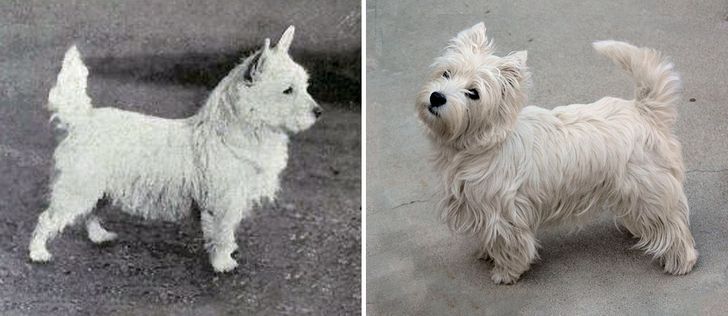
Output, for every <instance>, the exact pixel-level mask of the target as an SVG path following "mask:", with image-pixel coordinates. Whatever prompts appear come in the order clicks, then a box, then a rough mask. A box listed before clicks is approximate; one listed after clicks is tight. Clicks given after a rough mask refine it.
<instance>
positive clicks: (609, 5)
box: [366, 0, 728, 315]
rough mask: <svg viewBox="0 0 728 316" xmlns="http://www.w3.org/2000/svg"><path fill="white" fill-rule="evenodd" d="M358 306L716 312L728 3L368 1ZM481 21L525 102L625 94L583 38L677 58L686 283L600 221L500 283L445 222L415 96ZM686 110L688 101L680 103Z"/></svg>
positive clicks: (727, 106) (554, 242)
mask: <svg viewBox="0 0 728 316" xmlns="http://www.w3.org/2000/svg"><path fill="white" fill-rule="evenodd" d="M366 10H367V19H368V20H367V28H368V29H367V44H368V45H367V103H368V104H367V119H366V124H367V140H366V141H367V172H366V176H367V188H366V189H367V210H366V212H367V252H366V258H367V275H366V278H367V302H366V303H367V308H368V311H369V313H370V314H372V315H403V314H409V315H413V314H416V315H426V314H435V315H436V314H447V315H453V314H486V315H487V314H529V315H531V314H566V315H568V314H600V315H604V314H656V315H661V314H706V315H708V314H712V315H718V314H726V313H727V312H728V301H726V298H727V297H728V283H727V282H728V141H726V137H727V136H728V101H726V100H728V89H726V82H728V63H727V62H726V60H728V6H726V3H725V1H715V0H712V1H656V0H651V1H639V2H637V1H597V0H589V1H581V2H573V1H522V0H517V1H414V0H405V1H378V0H372V1H368V3H367V6H366ZM479 21H484V22H485V24H486V27H487V28H488V34H489V35H490V36H491V37H493V38H494V39H495V43H496V47H497V52H498V53H500V54H504V53H508V52H509V51H515V50H521V49H527V50H528V52H529V53H528V56H529V60H528V64H529V66H530V68H531V71H532V73H533V78H532V80H533V88H532V89H531V90H530V102H529V103H531V104H536V105H541V106H543V107H547V108H552V107H554V106H557V105H565V104H569V103H586V102H592V101H594V100H597V99H599V98H601V97H602V96H607V95H610V96H619V97H626V98H629V97H631V94H632V87H633V84H632V82H631V80H630V79H629V77H628V76H627V75H625V74H624V73H622V72H621V71H620V70H619V69H618V68H617V67H615V66H614V65H612V64H611V62H609V61H608V60H607V59H605V58H603V57H600V56H598V55H597V54H596V53H595V52H594V51H593V50H592V48H591V45H590V44H591V42H592V41H595V40H603V39H619V40H625V41H628V42H632V43H634V44H637V45H640V46H649V47H654V48H657V49H659V50H661V51H663V52H664V53H665V54H667V55H669V56H671V57H672V59H673V61H674V63H675V65H676V68H677V70H678V71H680V73H681V75H682V78H683V82H684V94H683V98H682V101H681V102H680V106H679V113H680V118H679V121H678V123H677V127H676V133H677V135H678V136H679V138H680V139H681V140H682V143H683V150H684V157H685V162H686V165H687V169H688V173H687V182H686V185H685V187H686V190H687V195H688V199H689V203H690V206H691V210H692V214H691V225H692V231H693V234H694V235H695V238H696V241H697V248H698V250H699V251H700V254H701V257H700V261H699V263H698V264H697V265H696V266H695V269H694V271H693V272H692V273H690V274H688V275H686V276H682V277H675V276H669V275H665V274H664V273H663V272H662V270H661V269H660V267H659V266H658V264H657V262H653V261H652V260H651V258H649V257H647V256H645V255H643V254H642V253H641V252H639V251H636V250H631V249H630V247H631V246H632V245H633V244H634V240H633V239H631V238H630V237H629V235H628V234H627V233H625V232H620V231H619V230H617V229H616V228H615V226H614V225H613V224H612V222H611V220H610V219H607V218H605V219H603V220H600V221H596V222H595V223H594V224H593V225H590V226H588V227H586V228H585V229H583V230H581V231H579V232H575V233H573V234H567V233H563V232H559V231H556V232H542V233H540V235H539V237H540V240H541V245H542V247H541V249H540V255H541V260H539V261H538V262H537V263H536V264H534V265H533V267H532V268H531V270H530V271H529V272H527V273H525V274H524V275H523V276H522V278H521V280H520V281H519V282H518V283H517V284H516V285H513V286H496V285H494V284H493V283H492V282H491V280H490V278H489V275H490V274H489V265H488V264H487V263H484V262H481V261H478V260H477V259H476V257H475V253H474V250H475V247H474V245H473V244H472V243H470V241H469V240H467V239H465V238H463V237H459V236H452V235H451V234H450V233H449V232H448V231H447V229H446V228H445V227H444V225H443V224H441V223H439V222H438V220H437V216H436V210H435V209H434V201H433V200H432V194H433V188H434V185H435V177H434V174H433V172H432V168H431V167H430V164H429V161H428V158H429V157H430V156H429V153H430V151H429V148H428V144H427V141H426V139H425V137H424V135H423V133H422V127H421V126H420V125H419V123H418V122H417V120H416V117H415V114H414V108H413V104H414V102H413V100H414V96H415V94H416V93H417V91H418V89H419V87H420V85H421V84H422V82H423V78H424V77H423V76H424V75H425V74H426V72H427V67H428V65H429V64H430V63H431V61H432V58H434V57H436V56H437V55H438V54H439V52H440V51H441V49H442V48H443V46H444V44H445V43H446V41H447V40H448V39H450V38H451V37H452V36H454V34H455V33H457V32H458V31H460V30H461V29H463V28H465V27H469V26H471V25H473V24H475V23H477V22H479ZM693 98H694V99H695V101H694V102H691V101H690V99H693Z"/></svg>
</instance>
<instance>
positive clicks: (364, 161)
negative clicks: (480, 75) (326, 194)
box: [360, 0, 367, 315]
mask: <svg viewBox="0 0 728 316" xmlns="http://www.w3.org/2000/svg"><path fill="white" fill-rule="evenodd" d="M366 30H367V8H366V1H365V0H362V1H361V105H360V108H361V270H360V271H361V314H362V315H366V314H367V282H366V280H367V257H366V252H367V199H366V192H367V177H366V173H367V172H366V171H367V139H366V135H367V119H366V118H367V80H366V79H367V76H366V73H367V58H366V51H367V33H366Z"/></svg>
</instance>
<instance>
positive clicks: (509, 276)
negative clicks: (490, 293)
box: [490, 267, 519, 285]
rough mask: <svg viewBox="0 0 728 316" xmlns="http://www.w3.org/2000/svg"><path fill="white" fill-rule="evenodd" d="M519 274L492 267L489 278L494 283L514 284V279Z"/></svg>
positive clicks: (515, 279)
mask: <svg viewBox="0 0 728 316" xmlns="http://www.w3.org/2000/svg"><path fill="white" fill-rule="evenodd" d="M518 277H519V275H515V276H514V275H513V273H510V272H508V271H507V270H505V269H503V268H499V267H494V268H493V270H492V271H491V276H490V279H491V280H493V282H495V284H507V285H511V284H516V281H518Z"/></svg>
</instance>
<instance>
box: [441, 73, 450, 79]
mask: <svg viewBox="0 0 728 316" xmlns="http://www.w3.org/2000/svg"><path fill="white" fill-rule="evenodd" d="M442 77H443V78H445V79H450V72H449V71H445V72H443V73H442Z"/></svg>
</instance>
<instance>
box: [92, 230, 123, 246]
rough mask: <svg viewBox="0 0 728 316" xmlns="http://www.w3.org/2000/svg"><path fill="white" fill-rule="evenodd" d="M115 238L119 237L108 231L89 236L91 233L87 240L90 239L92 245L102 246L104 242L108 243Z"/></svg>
mask: <svg viewBox="0 0 728 316" xmlns="http://www.w3.org/2000/svg"><path fill="white" fill-rule="evenodd" d="M117 237H119V236H118V235H117V234H116V233H113V232H110V231H105V230H104V231H100V232H95V233H93V234H91V233H89V234H88V239H91V242H93V243H94V244H102V243H105V242H109V241H112V240H114V239H116V238H117Z"/></svg>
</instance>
